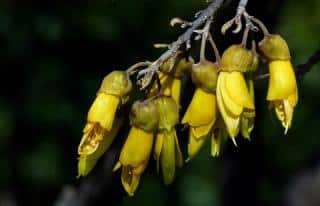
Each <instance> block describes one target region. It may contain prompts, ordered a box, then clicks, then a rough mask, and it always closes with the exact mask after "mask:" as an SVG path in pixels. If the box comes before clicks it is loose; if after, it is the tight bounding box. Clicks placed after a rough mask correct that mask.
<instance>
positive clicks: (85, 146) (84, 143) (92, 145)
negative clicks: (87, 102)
mask: <svg viewBox="0 0 320 206" xmlns="http://www.w3.org/2000/svg"><path fill="white" fill-rule="evenodd" d="M83 131H84V134H83V136H82V138H81V141H80V144H79V146H78V154H79V155H90V154H92V153H94V152H95V151H96V150H97V149H98V146H99V144H100V142H101V141H102V140H103V137H104V136H105V135H106V134H107V130H104V129H103V128H102V127H101V126H100V125H99V124H97V123H87V124H86V126H85V128H84V130H83Z"/></svg>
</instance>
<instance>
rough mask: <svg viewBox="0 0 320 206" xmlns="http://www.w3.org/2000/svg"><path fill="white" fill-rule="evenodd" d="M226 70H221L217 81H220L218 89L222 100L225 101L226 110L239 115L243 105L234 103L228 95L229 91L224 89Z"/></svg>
mask: <svg viewBox="0 0 320 206" xmlns="http://www.w3.org/2000/svg"><path fill="white" fill-rule="evenodd" d="M227 75H228V73H227V72H221V73H220V75H219V81H220V87H219V88H218V89H220V91H221V96H222V98H223V102H225V105H226V110H228V111H229V112H230V113H232V114H233V115H235V116H239V115H240V114H241V113H242V111H243V106H241V105H239V104H237V103H235V102H234V101H233V100H232V99H231V97H230V96H229V93H228V91H227V89H226V80H227Z"/></svg>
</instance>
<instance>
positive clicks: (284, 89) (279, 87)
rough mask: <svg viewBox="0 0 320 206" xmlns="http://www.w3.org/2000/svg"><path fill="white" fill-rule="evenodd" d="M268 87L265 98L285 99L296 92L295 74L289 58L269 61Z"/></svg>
mask: <svg viewBox="0 0 320 206" xmlns="http://www.w3.org/2000/svg"><path fill="white" fill-rule="evenodd" d="M269 72H270V78H269V89H268V95H267V100H269V101H271V100H280V99H287V98H288V97H289V96H290V95H292V94H294V93H295V92H296V88H297V84H296V76H295V74H294V71H293V67H292V65H291V62H290V61H289V60H286V61H281V60H277V61H271V62H270V63H269Z"/></svg>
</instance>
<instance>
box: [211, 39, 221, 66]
mask: <svg viewBox="0 0 320 206" xmlns="http://www.w3.org/2000/svg"><path fill="white" fill-rule="evenodd" d="M208 39H209V42H210V45H211V47H212V49H213V52H214V56H215V57H216V61H217V62H218V64H220V63H221V56H220V53H219V50H218V47H217V45H216V43H215V42H214V40H213V38H212V36H211V34H210V35H209V38H208Z"/></svg>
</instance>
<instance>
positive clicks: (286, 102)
mask: <svg viewBox="0 0 320 206" xmlns="http://www.w3.org/2000/svg"><path fill="white" fill-rule="evenodd" d="M259 48H260V50H261V51H262V53H263V55H264V57H265V58H266V59H267V60H268V63H269V73H270V78H269V89H268V94H267V100H268V101H270V106H271V107H274V108H275V111H276V115H277V117H278V119H279V120H280V121H281V123H282V126H283V127H284V128H285V133H287V131H288V129H289V128H290V127H291V122H292V117H293V112H294V107H295V106H296V104H297V103H298V88H297V82H296V76H295V73H294V70H293V67H292V64H291V62H290V58H291V57H290V51H289V48H288V45H287V43H286V41H285V40H284V39H283V38H282V37H281V36H280V35H267V36H266V37H265V38H264V39H263V40H262V41H261V42H260V43H259Z"/></svg>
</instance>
